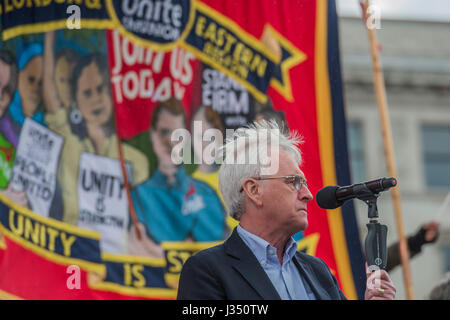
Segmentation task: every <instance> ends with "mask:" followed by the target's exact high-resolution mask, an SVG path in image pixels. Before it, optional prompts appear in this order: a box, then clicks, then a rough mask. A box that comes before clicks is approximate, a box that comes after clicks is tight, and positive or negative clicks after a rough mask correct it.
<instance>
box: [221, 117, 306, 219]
mask: <svg viewBox="0 0 450 320" xmlns="http://www.w3.org/2000/svg"><path fill="white" fill-rule="evenodd" d="M286 131H287V130H285V128H284V125H282V127H281V128H280V126H279V125H278V123H277V122H276V121H275V120H269V121H267V120H260V121H255V122H253V123H251V124H249V125H248V126H246V127H243V128H239V129H237V130H236V131H234V132H233V135H232V136H229V135H228V134H227V139H226V140H225V144H224V146H223V147H222V148H221V150H220V152H219V153H220V154H221V155H224V156H225V159H224V161H223V163H222V165H221V167H220V169H219V189H220V192H221V193H222V196H223V199H224V201H225V204H226V207H227V212H228V214H229V215H230V216H231V217H232V218H234V219H236V220H238V221H239V220H240V219H241V216H242V214H243V213H244V212H243V211H244V204H245V192H241V188H242V184H243V182H244V180H245V179H247V178H251V177H258V176H260V175H261V169H262V168H263V166H264V165H266V164H263V163H262V162H261V158H260V157H256V159H254V160H255V161H244V162H241V161H239V160H238V161H236V159H238V158H240V157H242V156H244V157H246V155H248V156H249V157H250V158H251V157H252V155H253V156H255V155H261V154H263V153H262V152H266V153H267V151H268V150H269V151H270V150H271V149H270V148H271V147H270V145H269V144H270V142H271V141H274V140H272V139H276V141H277V145H276V146H277V147H278V150H283V151H285V152H287V153H288V154H289V155H290V156H292V158H293V159H294V160H295V161H296V163H297V164H298V165H299V166H300V164H301V162H302V156H301V153H300V151H299V149H298V147H297V146H298V145H300V144H302V143H303V139H302V137H301V136H300V135H299V134H298V133H296V132H293V133H290V134H289V133H285V132H286ZM227 133H228V130H227ZM268 133H269V135H267V134H268ZM268 138H269V139H268ZM278 150H277V151H278Z"/></svg>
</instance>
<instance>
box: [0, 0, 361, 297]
mask: <svg viewBox="0 0 450 320" xmlns="http://www.w3.org/2000/svg"><path fill="white" fill-rule="evenodd" d="M0 21H1V39H2V40H1V45H0V91H1V96H0V171H1V172H0V188H2V189H1V191H0V200H1V201H0V297H7V298H25V299H43V298H44V299H136V298H146V299H148V298H150V299H173V298H175V297H176V288H177V285H178V279H179V274H180V271H181V268H182V265H183V263H184V261H186V260H187V259H188V258H189V257H190V256H191V255H192V254H194V253H195V252H197V251H199V250H202V249H205V248H207V247H210V246H213V245H216V244H218V243H220V242H222V241H223V240H224V239H226V238H227V237H228V236H229V234H230V232H231V231H232V229H233V228H234V227H235V226H236V224H237V223H238V222H237V221H235V220H233V219H232V218H230V217H227V215H226V210H225V205H224V202H223V199H222V196H221V194H220V191H219V189H218V175H217V171H218V169H219V164H217V163H216V162H207V161H202V160H203V158H204V155H205V153H206V154H210V153H211V151H212V150H214V149H215V147H216V146H217V145H220V144H221V143H222V142H223V141H217V139H212V138H211V137H210V136H208V129H212V128H214V129H218V130H219V132H221V133H222V137H225V136H226V131H227V130H230V129H236V128H238V127H241V126H244V125H246V124H248V123H249V122H251V121H253V120H259V119H275V120H276V121H278V122H280V123H284V124H285V125H286V128H287V129H289V130H296V131H298V132H299V133H300V134H301V135H302V136H303V137H304V140H305V144H304V145H303V146H302V152H303V155H304V164H303V167H302V170H303V171H304V173H305V175H306V176H307V178H308V184H309V187H310V189H311V192H312V193H313V194H315V193H316V192H317V191H318V190H319V189H320V188H321V187H323V186H324V185H329V184H340V185H345V184H349V181H350V178H349V169H348V155H347V146H346V135H345V118H344V109H343V108H344V106H343V99H342V88H341V75H340V69H339V68H340V67H339V44H338V34H337V16H336V9H335V3H334V1H332V0H328V1H325V0H324V1H319V0H317V1H313V0H297V1H283V2H279V1H276V0H263V1H260V0H251V1H227V0H221V1H209V0H203V1H200V0H149V1H137V0H123V1H112V0H84V1H81V0H80V1H40V2H38V1H34V2H32V1H6V0H5V1H0ZM29 122H30V123H33V126H35V127H36V126H39V129H35V131H32V132H31V133H30V130H29V129H26V124H27V123H29ZM176 129H184V130H182V132H185V133H186V134H185V135H184V137H183V140H182V142H183V143H186V145H184V144H182V147H183V148H182V150H183V156H182V157H180V159H179V161H174V159H173V157H172V155H173V154H174V152H175V153H176V151H179V150H177V148H179V147H180V143H179V141H181V140H176V139H175V140H174V139H173V133H175V132H179V130H178V131H176ZM33 132H34V135H33ZM44 137H45V138H44ZM33 138H34V139H36V142H33V140H32V139H33ZM50 138H51V139H52V141H55V142H54V143H52V144H51V147H52V149H53V151H51V152H50V151H49V149H48V148H45V146H47V147H49V144H48V140H45V139H50ZM56 141H61V143H59V142H58V143H56ZM45 142H47V144H45ZM22 145H24V146H29V148H31V149H30V150H33V152H31V151H30V150H28V149H27V148H28V147H26V148H25V150H22V149H21V146H22ZM41 145H42V146H41ZM45 159H47V161H44V160H45ZM37 161H41V162H42V166H41V167H40V170H42V172H44V171H45V172H46V173H47V174H49V175H50V176H51V179H50V178H47V177H46V178H47V180H46V182H47V184H48V185H47V188H48V189H47V190H48V191H47V193H48V197H47V198H48V199H47V200H48V201H47V202H46V203H45V204H46V207H45V210H37V209H35V208H37V206H36V205H35V203H36V202H35V200H33V197H31V196H30V191H28V192H27V190H25V188H21V189H20V188H17V187H14V181H16V180H17V179H20V177H21V176H23V175H24V173H23V172H22V171H24V170H26V169H25V167H24V165H25V164H26V163H32V162H37ZM44 169H46V170H44ZM36 170H37V168H36ZM34 173H36V172H34ZM26 174H27V175H28V176H30V175H32V174H33V172H27V173H26ZM21 179H22V180H23V178H21ZM50 199H51V200H50ZM308 218H309V227H308V229H307V230H306V231H305V232H301V233H299V234H297V235H295V239H296V240H297V241H298V245H299V250H304V251H306V252H307V253H309V254H312V255H315V256H318V257H320V258H321V259H323V260H324V261H325V262H326V263H327V265H328V266H330V268H331V270H332V272H333V273H334V275H335V276H336V277H337V279H338V281H339V283H340V286H341V288H342V290H343V291H344V293H345V294H346V296H347V297H348V298H350V299H357V298H363V292H364V289H365V273H364V263H363V257H362V251H361V245H360V242H359V235H358V229H357V224H356V217H355V212H354V209H353V207H352V206H351V204H349V205H347V206H344V207H343V208H342V209H338V210H333V211H330V212H328V214H327V213H326V212H325V210H322V209H320V208H319V207H317V205H316V204H315V203H313V202H311V203H310V206H309V216H308ZM17 257H20V259H17ZM31 266H32V269H30V268H31ZM6 274H8V276H7V277H6V276H1V275H6Z"/></svg>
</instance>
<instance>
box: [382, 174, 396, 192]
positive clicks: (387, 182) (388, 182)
mask: <svg viewBox="0 0 450 320" xmlns="http://www.w3.org/2000/svg"><path fill="white" fill-rule="evenodd" d="M382 184H383V189H384V190H387V189H389V188H391V187H395V186H396V185H397V179H395V178H392V177H391V178H384V179H383V182H382Z"/></svg>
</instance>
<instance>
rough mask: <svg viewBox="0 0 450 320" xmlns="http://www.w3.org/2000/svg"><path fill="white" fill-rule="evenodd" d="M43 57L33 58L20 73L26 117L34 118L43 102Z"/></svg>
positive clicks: (19, 81)
mask: <svg viewBox="0 0 450 320" xmlns="http://www.w3.org/2000/svg"><path fill="white" fill-rule="evenodd" d="M42 64H43V58H42V55H38V56H35V57H34V58H32V59H31V60H30V61H29V62H28V63H27V64H26V66H25V67H24V68H23V69H22V70H21V71H20V72H19V79H18V89H19V94H20V98H21V99H22V110H23V113H24V115H25V116H27V117H32V116H33V115H34V114H35V113H36V109H37V108H38V106H39V103H40V102H41V100H42V72H43V69H42V68H43V65H42Z"/></svg>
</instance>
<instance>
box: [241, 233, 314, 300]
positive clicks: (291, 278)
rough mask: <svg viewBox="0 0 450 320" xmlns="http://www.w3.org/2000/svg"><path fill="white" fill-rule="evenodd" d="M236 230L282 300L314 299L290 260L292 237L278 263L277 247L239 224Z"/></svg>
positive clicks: (294, 251)
mask: <svg viewBox="0 0 450 320" xmlns="http://www.w3.org/2000/svg"><path fill="white" fill-rule="evenodd" d="M236 230H237V233H238V234H239V236H240V237H241V238H242V240H243V241H244V243H245V244H246V245H247V246H248V247H249V248H250V250H251V251H252V252H253V254H254V255H255V257H256V259H258V261H259V263H260V264H261V267H262V268H263V269H264V271H265V272H266V274H267V276H268V277H269V279H270V281H271V282H272V284H273V286H274V287H275V289H276V290H277V292H278V295H279V296H280V297H281V299H282V300H315V297H314V294H313V293H312V292H307V290H306V289H305V285H304V283H303V280H302V277H301V275H300V273H299V271H298V269H297V267H296V265H295V263H294V261H293V260H292V258H293V257H294V255H295V253H296V252H297V242H295V240H294V239H292V238H291V239H290V241H289V242H288V243H287V245H286V250H285V251H284V256H283V264H282V265H280V262H279V260H278V257H277V249H276V248H274V247H272V246H271V245H270V243H268V242H267V241H265V240H264V239H261V238H260V237H258V236H256V235H254V234H253V233H250V232H248V231H247V230H245V229H244V228H242V227H241V225H240V224H239V225H238V226H237V228H236ZM308 291H310V290H308Z"/></svg>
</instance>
